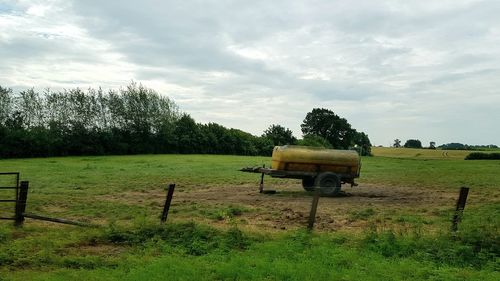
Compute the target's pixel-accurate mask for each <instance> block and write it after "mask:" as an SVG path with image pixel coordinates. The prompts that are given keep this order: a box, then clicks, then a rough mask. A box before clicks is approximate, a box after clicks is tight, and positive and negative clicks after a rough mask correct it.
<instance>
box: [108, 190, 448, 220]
mask: <svg viewBox="0 0 500 281" xmlns="http://www.w3.org/2000/svg"><path fill="white" fill-rule="evenodd" d="M266 189H274V190H276V194H262V193H259V190H258V186H256V185H249V184H242V185H228V186H203V187H198V188H195V189H190V190H186V191H181V192H177V191H176V193H175V195H174V201H173V202H174V203H173V204H174V205H173V207H172V209H171V210H175V209H178V210H185V209H186V208H188V207H189V206H197V208H198V209H203V208H205V209H218V208H219V209H221V208H225V207H227V206H241V207H242V208H245V209H246V210H248V211H246V212H243V213H242V214H241V215H240V216H238V222H239V223H242V224H244V225H247V226H249V227H251V228H256V229H262V228H264V229H293V228H300V227H304V226H305V225H307V220H308V217H309V211H310V206H311V201H312V193H309V192H306V191H304V190H303V189H302V187H301V186H300V185H299V184H297V183H296V182H295V181H283V182H282V183H277V184H273V186H266ZM343 190H344V192H345V193H344V196H340V197H322V198H321V199H320V201H319V206H318V211H317V216H316V225H315V228H317V229H325V230H339V229H343V230H346V229H347V230H349V229H352V230H356V229H365V228H366V227H367V224H369V223H373V222H374V221H375V222H379V223H384V224H387V223H396V222H401V221H404V220H405V218H404V216H417V217H418V216H421V217H422V218H429V217H432V216H435V215H436V214H439V213H440V210H443V208H448V209H450V210H451V209H453V207H454V204H455V200H456V196H457V195H456V194H455V193H454V192H451V191H450V190H432V191H429V190H422V189H415V188H411V187H383V186H377V185H361V186H358V187H354V188H350V187H343ZM164 198H165V192H163V191H159V190H156V191H153V190H151V191H149V192H128V193H122V194H120V195H119V196H113V195H111V196H107V200H119V201H122V202H134V204H136V203H137V202H149V204H150V205H151V206H158V207H160V206H162V204H163V201H164ZM175 216H182V211H180V212H179V213H177V214H176V215H175ZM195 217H196V216H194V217H193V218H194V219H196V218H195ZM401 217H403V218H401ZM215 223H220V222H215Z"/></svg>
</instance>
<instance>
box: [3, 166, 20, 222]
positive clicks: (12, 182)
mask: <svg viewBox="0 0 500 281" xmlns="http://www.w3.org/2000/svg"><path fill="white" fill-rule="evenodd" d="M8 190H12V191H13V192H12V194H10V196H8V193H7V192H6V191H8ZM0 192H1V193H0V204H2V205H6V204H5V203H13V204H11V205H14V206H13V207H12V210H11V211H9V213H10V212H12V213H13V214H14V216H7V208H5V206H2V207H3V208H0V220H16V216H15V213H16V209H17V204H18V200H19V173H17V172H12V173H0ZM9 197H10V198H9ZM12 197H14V199H13V198H12Z"/></svg>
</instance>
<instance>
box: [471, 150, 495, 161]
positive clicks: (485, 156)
mask: <svg viewBox="0 0 500 281" xmlns="http://www.w3.org/2000/svg"><path fill="white" fill-rule="evenodd" d="M465 160H500V153H483V152H472V153H470V154H469V155H467V156H466V157H465Z"/></svg>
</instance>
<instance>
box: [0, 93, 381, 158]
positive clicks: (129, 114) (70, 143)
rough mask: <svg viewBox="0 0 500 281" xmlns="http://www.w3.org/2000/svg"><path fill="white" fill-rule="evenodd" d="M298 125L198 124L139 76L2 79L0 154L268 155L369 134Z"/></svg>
mask: <svg viewBox="0 0 500 281" xmlns="http://www.w3.org/2000/svg"><path fill="white" fill-rule="evenodd" d="M315 110H316V109H314V110H313V112H315ZM318 110H319V109H318ZM321 110H322V111H321V112H323V113H324V111H325V110H324V109H321ZM326 111H327V112H329V113H331V114H333V115H335V114H334V113H333V112H331V111H328V110H326ZM335 116H336V115H335ZM336 117H337V118H339V117H338V116H336ZM306 119H307V118H306ZM334 119H335V118H334ZM332 120H333V119H332ZM332 120H330V121H332ZM335 120H336V119H335ZM343 120H344V121H345V119H343ZM306 123H307V122H306V120H304V124H306ZM345 123H347V121H345ZM304 124H303V126H305V125H304ZM347 124H348V123H347ZM330 125H332V124H330ZM330 125H328V124H327V126H330ZM306 127H307V128H309V127H308V126H306ZM304 128H305V127H303V132H304V138H303V139H302V140H297V139H296V138H295V137H293V134H292V132H291V131H290V130H289V129H287V128H284V127H282V126H280V125H271V126H270V127H269V128H268V129H267V130H266V131H264V133H263V134H262V135H261V136H254V135H252V134H250V133H247V132H244V131H242V130H238V129H232V128H226V127H224V126H222V125H219V124H216V123H208V124H201V123H197V122H196V121H195V120H194V119H193V118H192V117H191V116H190V115H189V114H186V113H182V112H180V110H179V108H178V106H177V105H176V104H175V102H174V101H172V100H171V99H169V98H168V97H166V96H163V95H160V94H158V93H157V92H155V91H154V90H152V89H149V88H147V87H145V86H143V85H141V84H137V83H131V84H129V85H128V86H126V87H125V88H122V89H119V90H109V91H107V92H105V91H103V90H102V89H101V88H99V89H92V88H89V89H88V90H86V91H83V90H81V89H79V88H76V89H71V90H63V91H51V90H49V89H47V90H45V91H44V92H43V93H39V92H36V91H35V90H34V89H28V90H25V91H20V92H19V93H14V92H13V91H12V90H11V89H8V88H3V87H1V86H0V157H3V158H9V157H46V156H67V155H110V154H113V155H120V154H149V153H186V154H188V153H199V154H234V155H270V154H271V152H272V149H273V147H274V146H275V145H284V144H302V145H314V146H325V147H332V146H334V147H335V148H348V147H349V145H356V140H355V139H354V138H355V137H358V138H359V137H360V136H361V137H362V138H363V137H364V141H365V145H366V141H367V143H368V144H369V140H368V136H367V135H365V134H364V133H363V134H362V135H361V134H360V133H357V132H355V130H354V131H353V132H355V133H353V134H351V135H352V139H351V140H350V141H349V142H345V143H343V144H342V146H340V145H338V144H337V143H335V144H334V143H333V140H334V138H333V137H332V132H334V131H335V130H330V131H329V132H328V133H327V134H325V133H324V132H323V131H319V130H318V131H315V130H316V129H317V128H316V129H304ZM339 128H340V127H339ZM349 129H350V125H349ZM350 130H353V129H350ZM351 135H349V136H350V137H351ZM329 138H330V139H329ZM345 138H346V136H343V139H344V140H345ZM358 143H359V142H358ZM347 144H349V145H347ZM370 146H371V144H370ZM367 151H369V149H368V150H367Z"/></svg>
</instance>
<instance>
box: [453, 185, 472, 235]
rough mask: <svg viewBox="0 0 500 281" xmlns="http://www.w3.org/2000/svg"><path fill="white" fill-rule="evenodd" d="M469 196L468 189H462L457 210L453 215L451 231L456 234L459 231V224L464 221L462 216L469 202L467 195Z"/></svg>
mask: <svg viewBox="0 0 500 281" xmlns="http://www.w3.org/2000/svg"><path fill="white" fill-rule="evenodd" d="M468 194H469V188H468V187H465V186H464V187H461V188H460V195H459V196H458V200H457V207H456V209H455V214H454V215H453V219H452V224H451V231H452V232H456V231H457V230H458V223H459V222H460V221H461V220H462V215H463V213H464V209H465V203H466V202H467V195H468Z"/></svg>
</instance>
